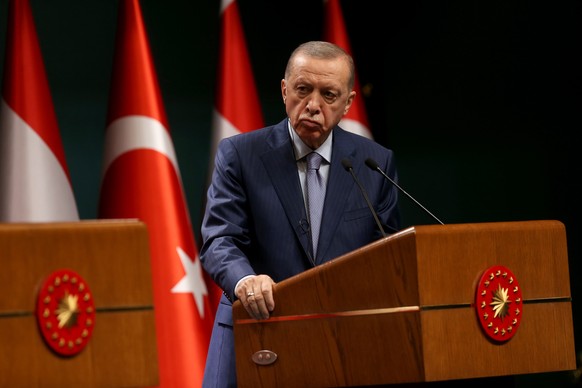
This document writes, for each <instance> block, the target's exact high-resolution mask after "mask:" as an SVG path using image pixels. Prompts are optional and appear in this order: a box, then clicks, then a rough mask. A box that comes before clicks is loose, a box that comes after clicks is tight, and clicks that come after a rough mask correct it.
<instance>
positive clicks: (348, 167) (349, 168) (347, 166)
mask: <svg viewBox="0 0 582 388" xmlns="http://www.w3.org/2000/svg"><path fill="white" fill-rule="evenodd" d="M342 166H344V168H345V170H346V171H347V172H349V173H350V174H351V175H352V178H354V181H355V182H356V184H357V185H358V187H359V188H360V192H361V193H362V195H363V196H364V199H365V200H366V204H367V205H368V207H369V208H370V211H371V212H372V215H373V216H374V220H375V221H376V224H377V225H378V229H380V232H381V233H382V237H386V236H387V235H386V232H385V231H384V228H383V227H382V223H381V222H380V220H379V219H378V214H377V213H376V210H374V206H372V203H371V202H370V198H368V193H366V190H365V189H364V187H363V186H362V184H361V183H360V181H359V180H358V178H357V177H356V174H355V173H354V168H353V167H352V162H351V161H350V160H349V159H342Z"/></svg>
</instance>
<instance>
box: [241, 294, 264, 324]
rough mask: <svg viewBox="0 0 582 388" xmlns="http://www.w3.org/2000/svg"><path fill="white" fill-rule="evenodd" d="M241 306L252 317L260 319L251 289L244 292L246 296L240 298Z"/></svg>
mask: <svg viewBox="0 0 582 388" xmlns="http://www.w3.org/2000/svg"><path fill="white" fill-rule="evenodd" d="M242 302H243V306H244V308H245V310H246V311H247V313H248V314H249V315H250V316H251V317H252V318H254V319H260V316H261V315H260V312H259V307H258V306H257V302H256V300H255V295H254V293H253V292H252V291H248V292H247V293H246V297H245V298H244V299H243V300H242Z"/></svg>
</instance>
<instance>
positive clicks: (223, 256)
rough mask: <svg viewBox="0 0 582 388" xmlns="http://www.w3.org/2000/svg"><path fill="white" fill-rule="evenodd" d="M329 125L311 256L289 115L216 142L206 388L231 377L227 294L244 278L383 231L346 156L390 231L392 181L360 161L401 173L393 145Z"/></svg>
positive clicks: (395, 218)
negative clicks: (215, 299) (216, 299)
mask: <svg viewBox="0 0 582 388" xmlns="http://www.w3.org/2000/svg"><path fill="white" fill-rule="evenodd" d="M333 131H334V134H333V144H332V160H331V165H330V170H329V178H328V185H327V191H326V198H325V204H324V209H323V216H322V223H321V232H320V237H319V248H318V250H319V251H318V252H317V255H316V258H315V260H313V259H312V258H311V256H310V254H309V252H310V249H309V234H308V233H309V227H308V223H307V216H306V210H305V206H304V200H303V194H302V190H301V184H300V182H299V175H298V172H297V163H296V160H295V156H294V154H293V146H292V143H291V138H290V136H289V130H288V127H287V119H285V120H283V121H281V122H280V123H278V124H277V125H274V126H270V127H266V128H263V129H259V130H255V131H253V132H250V133H246V134H242V135H236V136H232V137H229V138H226V139H224V140H222V141H221V143H220V144H219V147H218V150H217V154H216V159H215V169H214V173H213V178H212V184H211V186H210V188H209V190H208V199H207V206H206V212H205V216H204V220H203V223H202V230H201V232H202V239H203V244H202V247H201V249H200V260H201V262H202V264H203V266H204V269H205V270H206V271H207V272H208V273H209V274H210V275H211V276H212V278H213V279H214V280H215V281H216V283H217V284H218V285H219V286H220V287H221V288H222V289H223V291H224V296H223V297H222V300H221V302H220V304H219V307H218V311H217V314H216V320H215V327H214V330H213V334H212V339H211V343H210V348H209V352H208V358H207V367H206V372H205V383H204V386H205V387H226V386H233V385H232V384H235V383H234V381H236V375H235V366H234V365H235V364H234V338H233V334H232V326H233V322H232V303H231V301H233V300H235V296H234V288H235V285H236V283H237V282H238V281H239V280H240V279H241V278H242V277H243V276H246V275H252V274H267V275H269V276H271V278H273V280H274V281H275V282H279V281H281V280H284V279H287V278H289V277H291V276H293V275H296V274H298V273H300V272H303V271H305V270H307V269H309V268H312V267H313V266H314V265H318V264H321V263H323V262H325V261H329V260H331V259H333V258H336V257H338V256H341V255H343V254H345V253H347V252H350V251H352V250H354V249H357V248H360V247H362V246H364V245H366V244H368V243H370V242H373V241H375V240H377V239H379V238H380V237H382V234H381V232H380V230H379V229H378V227H377V225H376V222H375V221H374V218H373V215H372V213H371V211H370V209H369V208H368V206H367V204H366V201H365V199H364V196H363V195H362V193H361V191H360V189H359V188H358V185H357V184H356V183H355V182H354V180H353V177H352V176H351V174H350V173H349V172H347V171H346V170H345V169H344V167H343V166H342V163H341V161H342V159H344V158H347V159H349V160H350V161H351V162H352V165H353V168H354V172H355V174H356V176H357V177H358V179H359V180H360V181H361V183H362V186H363V187H364V188H365V190H366V192H367V194H368V197H369V198H370V201H371V202H372V204H373V206H374V209H375V210H376V212H377V214H378V217H379V219H380V220H381V222H382V224H383V225H384V230H385V231H386V233H392V232H395V231H397V230H398V229H399V227H400V219H399V213H398V207H397V194H398V193H397V189H396V187H394V186H393V185H392V184H391V183H390V182H388V181H387V180H385V178H384V177H383V176H382V175H381V174H379V173H378V172H374V171H372V170H370V169H369V168H368V167H367V166H365V164H364V161H365V160H366V159H367V158H373V159H374V160H375V161H376V162H378V164H379V166H380V168H382V169H383V170H384V171H385V172H386V173H387V174H388V176H390V177H391V178H393V179H394V180H397V176H396V167H395V163H394V157H393V153H392V151H391V150H389V149H387V148H385V147H383V146H381V145H379V144H377V143H375V142H373V141H372V140H370V139H367V138H365V137H362V136H359V135H355V134H353V133H350V132H347V131H344V130H343V129H341V128H340V127H335V128H334V129H333ZM276 303H277V301H275V304H276ZM275 308H276V307H275ZM225 379H226V380H225ZM226 381H229V382H230V383H226Z"/></svg>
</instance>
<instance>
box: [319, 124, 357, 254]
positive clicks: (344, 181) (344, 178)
mask: <svg viewBox="0 0 582 388" xmlns="http://www.w3.org/2000/svg"><path fill="white" fill-rule="evenodd" d="M344 135H345V132H344V131H343V130H342V129H340V128H338V127H336V128H335V129H334V133H333V145H332V153H331V155H332V156H331V159H332V160H331V165H330V168H329V178H328V182H327V190H326V196H325V204H324V208H323V219H322V221H321V225H322V229H321V234H320V236H319V248H318V249H319V255H317V257H318V258H319V260H318V264H319V263H320V262H321V259H320V258H322V257H326V255H325V253H326V252H327V250H328V249H329V246H330V244H331V242H332V241H333V236H334V234H335V231H336V229H337V228H338V226H339V223H340V222H341V220H342V217H343V214H344V211H343V210H344V209H345V208H346V202H347V200H348V196H349V193H350V192H351V190H352V187H353V185H354V181H353V178H352V177H351V176H350V173H349V172H347V171H346V170H345V169H344V167H343V166H342V163H341V161H342V159H343V158H348V159H352V160H353V158H354V153H355V149H354V148H353V147H352V146H351V145H350V143H349V142H347V141H345V136H344Z"/></svg>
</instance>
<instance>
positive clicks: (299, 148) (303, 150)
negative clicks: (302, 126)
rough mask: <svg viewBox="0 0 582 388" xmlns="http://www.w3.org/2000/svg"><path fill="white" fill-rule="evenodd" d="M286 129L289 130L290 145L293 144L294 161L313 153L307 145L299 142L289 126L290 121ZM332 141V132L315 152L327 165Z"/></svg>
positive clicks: (301, 141)
mask: <svg viewBox="0 0 582 388" xmlns="http://www.w3.org/2000/svg"><path fill="white" fill-rule="evenodd" d="M287 128H288V129H289V135H290V136H291V143H292V144H293V150H294V151H295V160H300V159H303V158H304V157H305V156H306V155H307V154H308V153H310V152H312V151H314V150H312V149H311V148H309V146H308V145H307V144H305V143H304V142H303V140H301V138H300V137H299V136H297V133H296V132H295V130H294V129H293V127H292V126H291V121H290V120H287ZM332 140H333V130H332V131H331V132H330V134H329V136H328V137H327V139H325V142H323V144H322V145H320V146H319V148H317V149H316V150H315V151H317V153H318V154H320V155H321V156H322V157H323V158H324V159H325V160H326V161H327V163H330V161H331V144H332Z"/></svg>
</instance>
